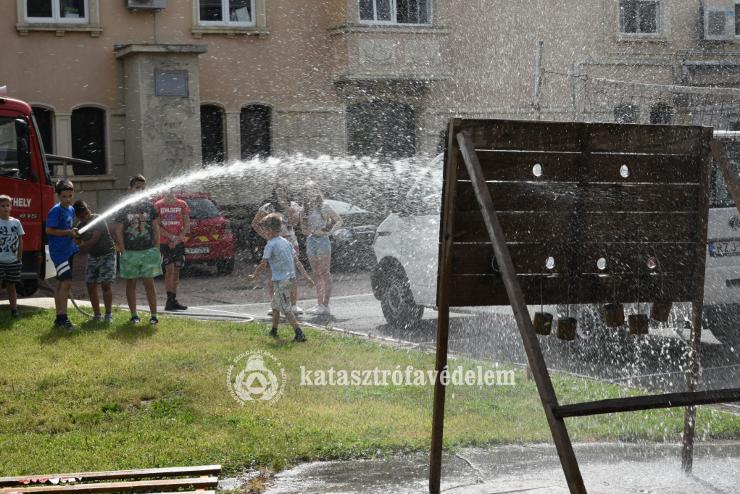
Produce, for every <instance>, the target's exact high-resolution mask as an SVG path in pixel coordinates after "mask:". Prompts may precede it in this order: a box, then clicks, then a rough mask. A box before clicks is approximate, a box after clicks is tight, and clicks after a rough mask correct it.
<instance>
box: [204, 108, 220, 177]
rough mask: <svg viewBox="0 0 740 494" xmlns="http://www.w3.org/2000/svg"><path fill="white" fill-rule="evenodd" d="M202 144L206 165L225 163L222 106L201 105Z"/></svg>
mask: <svg viewBox="0 0 740 494" xmlns="http://www.w3.org/2000/svg"><path fill="white" fill-rule="evenodd" d="M200 144H201V152H202V153H203V164H204V165H210V164H213V163H222V162H223V161H224V157H225V156H226V153H225V147H224V111H223V109H222V108H221V107H220V106H216V105H201V107H200Z"/></svg>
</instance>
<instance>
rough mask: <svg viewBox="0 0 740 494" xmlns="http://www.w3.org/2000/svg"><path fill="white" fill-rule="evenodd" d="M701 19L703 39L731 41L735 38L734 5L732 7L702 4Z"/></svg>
mask: <svg viewBox="0 0 740 494" xmlns="http://www.w3.org/2000/svg"><path fill="white" fill-rule="evenodd" d="M708 3H709V2H708ZM712 3H714V2H712ZM703 20H704V22H703V25H704V39H705V40H709V41H732V40H734V39H735V6H734V5H733V6H732V7H726V6H719V5H704V19H703Z"/></svg>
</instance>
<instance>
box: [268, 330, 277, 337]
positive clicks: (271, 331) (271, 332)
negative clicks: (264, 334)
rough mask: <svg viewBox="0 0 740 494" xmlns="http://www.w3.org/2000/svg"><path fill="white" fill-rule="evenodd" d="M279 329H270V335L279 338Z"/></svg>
mask: <svg viewBox="0 0 740 494" xmlns="http://www.w3.org/2000/svg"><path fill="white" fill-rule="evenodd" d="M277 331H278V330H277V328H272V329H271V330H270V336H272V337H273V338H277V337H278V333H277Z"/></svg>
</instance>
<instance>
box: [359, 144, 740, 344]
mask: <svg viewBox="0 0 740 494" xmlns="http://www.w3.org/2000/svg"><path fill="white" fill-rule="evenodd" d="M738 134H740V133H738ZM730 152H732V146H730ZM738 155H739V156H738V158H740V146H738ZM442 162H443V156H442V155H440V156H437V157H436V158H435V159H434V160H433V166H434V167H436V168H438V169H439V170H440V174H439V183H436V184H423V183H418V184H416V187H415V188H414V189H412V190H411V191H410V192H409V196H411V197H415V198H417V200H416V203H417V206H418V207H417V208H416V210H415V211H414V212H413V213H414V214H398V213H393V214H391V215H389V216H388V217H387V218H386V219H385V220H384V221H383V222H382V223H381V224H380V225H379V226H378V228H377V231H376V236H375V242H374V245H373V249H374V251H375V257H376V259H377V264H376V266H375V268H374V271H373V275H372V287H373V293H374V295H375V297H376V298H377V299H378V300H379V301H380V303H381V307H382V309H383V315H384V316H385V318H386V320H387V321H388V323H389V324H391V325H393V326H397V327H410V326H412V325H413V324H414V323H416V322H418V321H419V320H420V319H421V317H422V314H423V311H424V308H435V305H436V295H437V260H438V256H439V252H438V249H439V219H440V209H441V185H442V178H441V169H442ZM411 202H414V201H411ZM704 304H705V305H704V320H705V327H706V328H707V329H710V330H711V331H712V333H713V334H714V336H715V337H716V338H717V339H718V340H720V341H722V342H724V343H727V344H732V345H734V346H739V345H740V215H738V211H737V209H736V208H735V207H734V203H733V202H732V200H731V198H729V196H728V193H727V191H726V188H725V186H724V181H723V180H722V176H721V174H720V173H718V171H717V170H714V171H713V173H712V197H711V209H710V211H709V231H708V246H707V259H706V271H705V288H704ZM584 310H587V309H585V308H584ZM588 310H590V311H591V312H592V313H593V312H598V311H594V310H593V308H591V309H588ZM579 326H582V325H581V324H579ZM584 326H585V325H584ZM581 336H587V334H581Z"/></svg>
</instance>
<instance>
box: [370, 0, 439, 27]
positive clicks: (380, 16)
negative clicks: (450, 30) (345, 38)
mask: <svg viewBox="0 0 740 494" xmlns="http://www.w3.org/2000/svg"><path fill="white" fill-rule="evenodd" d="M359 2H360V4H359V7H360V22H362V23H368V24H430V23H431V18H432V16H431V3H432V0H359Z"/></svg>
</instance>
